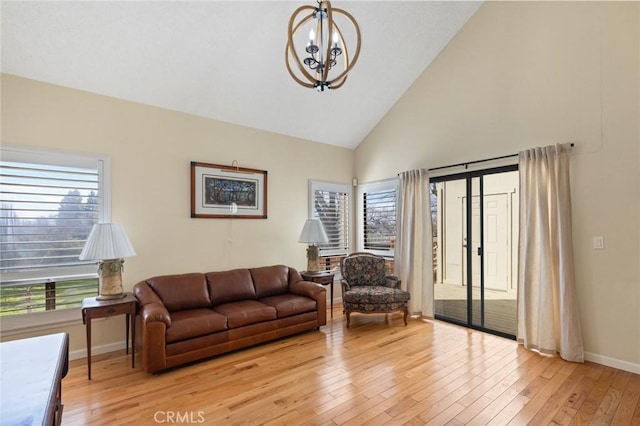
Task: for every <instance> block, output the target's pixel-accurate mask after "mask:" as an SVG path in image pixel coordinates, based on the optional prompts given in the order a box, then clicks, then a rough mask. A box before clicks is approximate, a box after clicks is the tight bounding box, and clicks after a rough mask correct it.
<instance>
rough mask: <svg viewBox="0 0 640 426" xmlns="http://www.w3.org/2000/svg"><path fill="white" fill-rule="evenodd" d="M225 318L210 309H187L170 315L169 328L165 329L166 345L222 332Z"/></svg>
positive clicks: (224, 326)
mask: <svg viewBox="0 0 640 426" xmlns="http://www.w3.org/2000/svg"><path fill="white" fill-rule="evenodd" d="M226 329H227V317H225V316H224V315H220V314H219V313H217V312H214V311H212V310H211V309H189V310H185V311H176V312H172V313H171V327H168V328H167V335H166V339H167V343H173V342H179V341H182V340H186V339H191V338H193V337H199V336H205V335H207V334H211V333H215V332H218V331H224V330H226Z"/></svg>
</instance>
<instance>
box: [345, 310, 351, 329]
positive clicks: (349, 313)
mask: <svg viewBox="0 0 640 426" xmlns="http://www.w3.org/2000/svg"><path fill="white" fill-rule="evenodd" d="M345 315H346V316H347V328H349V320H350V319H351V312H349V311H345Z"/></svg>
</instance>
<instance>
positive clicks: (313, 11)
mask: <svg viewBox="0 0 640 426" xmlns="http://www.w3.org/2000/svg"><path fill="white" fill-rule="evenodd" d="M334 17H336V18H338V19H346V21H345V22H347V23H351V25H352V26H353V32H354V34H355V35H354V36H355V53H354V55H353V59H351V60H350V58H349V52H348V50H347V46H346V44H345V42H344V35H345V33H343V32H342V30H341V29H340V28H339V27H338V25H337V23H336V22H334ZM340 17H342V18H340ZM305 24H309V25H308V26H307V28H309V27H311V28H310V30H309V37H308V39H307V43H306V46H305V47H304V49H297V48H296V45H295V44H294V42H296V41H297V42H298V43H299V44H300V42H301V41H302V42H304V38H302V37H300V36H298V38H297V39H296V34H297V33H298V30H300V29H302V28H303V27H304V26H305ZM298 51H300V52H303V51H304V53H303V55H304V56H305V57H304V58H303V59H302V60H300V56H298ZM359 55H360V27H359V26H358V23H357V22H356V20H355V19H354V18H353V16H351V14H349V13H348V12H346V11H344V10H342V9H337V8H333V7H331V2H330V1H318V6H317V7H314V6H301V7H299V8H298V9H296V10H295V12H293V15H291V18H290V19H289V30H288V40H287V49H286V52H285V59H286V64H287V71H289V75H291V77H292V78H293V79H294V80H295V81H296V82H298V84H300V85H302V86H304V87H307V88H316V89H317V90H318V91H319V92H322V91H324V90H325V89H339V88H340V87H342V85H343V84H344V83H345V81H346V80H347V74H348V73H349V71H351V69H352V68H353V66H354V65H355V63H356V61H357V60H358V56H359ZM292 60H293V61H294V63H295V65H296V67H295V69H297V72H294V68H293V67H292V66H291V61H292Z"/></svg>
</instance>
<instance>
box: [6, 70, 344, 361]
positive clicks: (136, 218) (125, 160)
mask: <svg viewBox="0 0 640 426" xmlns="http://www.w3.org/2000/svg"><path fill="white" fill-rule="evenodd" d="M282 119H283V120H286V119H287V118H286V117H283V118H282ZM2 143H4V144H12V145H25V146H35V147H45V148H54V149H60V150H70V151H79V152H88V153H95V154H102V155H105V156H108V157H110V158H111V176H112V179H111V196H112V208H111V211H112V221H114V222H120V223H122V224H123V226H124V228H125V230H126V232H127V234H128V236H129V238H130V240H131V242H132V244H133V246H134V248H135V250H136V252H137V256H136V257H132V258H128V259H126V263H125V274H124V279H125V281H126V284H125V289H126V290H131V288H132V287H133V284H135V283H136V282H137V281H139V280H142V279H145V278H148V277H151V276H154V275H161V274H172V273H182V272H193V271H201V272H206V271H214V270H225V269H230V268H236V267H251V266H262V265H272V264H286V265H289V266H293V267H295V268H298V269H305V267H306V255H305V253H306V252H305V246H304V245H303V244H300V243H298V236H299V234H300V230H301V229H302V225H303V224H304V221H305V219H306V218H307V214H308V204H307V192H308V180H309V179H315V180H325V181H330V182H342V183H350V182H351V178H352V176H353V167H354V166H353V164H354V153H353V151H352V150H347V149H341V148H337V147H333V146H329V145H324V144H318V143H314V142H310V141H305V140H301V139H295V138H291V137H286V136H282V135H278V134H273V133H267V132H263V131H259V130H254V129H249V128H246V127H240V126H235V125H231V124H227V123H222V122H218V121H214V120H209V119H204V118H199V117H195V116H192V115H187V114H182V113H177V112H172V111H167V110H163V109H159V108H153V107H149V106H145V105H140V104H136V103H131V102H126V101H122V100H118V99H114V98H109V97H104V96H99V95H94V94H89V93H86V92H81V91H77V90H71V89H67V88H62V87H58V86H53V85H48V84H43V83H38V82H35V81H31V80H26V79H22V78H17V77H14V76H8V75H3V76H2ZM305 159H309V161H305ZM234 160H237V161H238V164H239V165H240V166H242V167H249V168H255V169H261V170H267V171H268V219H266V220H262V219H233V220H231V219H191V218H190V162H191V161H201V162H207V163H215V164H225V165H231V163H232V162H233V161H234ZM78 319H79V320H80V316H79V314H78ZM56 331H67V332H69V333H71V342H70V346H71V350H72V351H74V350H80V349H84V347H85V342H84V328H83V327H82V325H81V321H78V324H75V325H72V326H69V327H64V328H57V329H50V330H44V331H41V332H38V333H40V334H42V333H50V332H56ZM22 336H23V335H18V336H15V335H14V336H10V337H9V338H11V339H13V338H16V337H22ZM93 341H94V346H100V345H107V344H111V343H114V342H122V341H124V322H123V320H122V317H120V318H110V319H108V320H106V321H102V322H99V323H98V322H96V325H95V326H94V339H93Z"/></svg>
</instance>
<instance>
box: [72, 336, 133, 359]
mask: <svg viewBox="0 0 640 426" xmlns="http://www.w3.org/2000/svg"><path fill="white" fill-rule="evenodd" d="M125 348H126V344H125V341H124V340H123V341H121V342H115V343H109V344H108V345H102V346H92V347H91V355H92V356H93V355H101V354H106V353H109V352H115V351H119V350H121V349H125ZM86 357H87V350H86V349H79V350H77V351H69V359H70V360H73V359H81V358H86Z"/></svg>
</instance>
